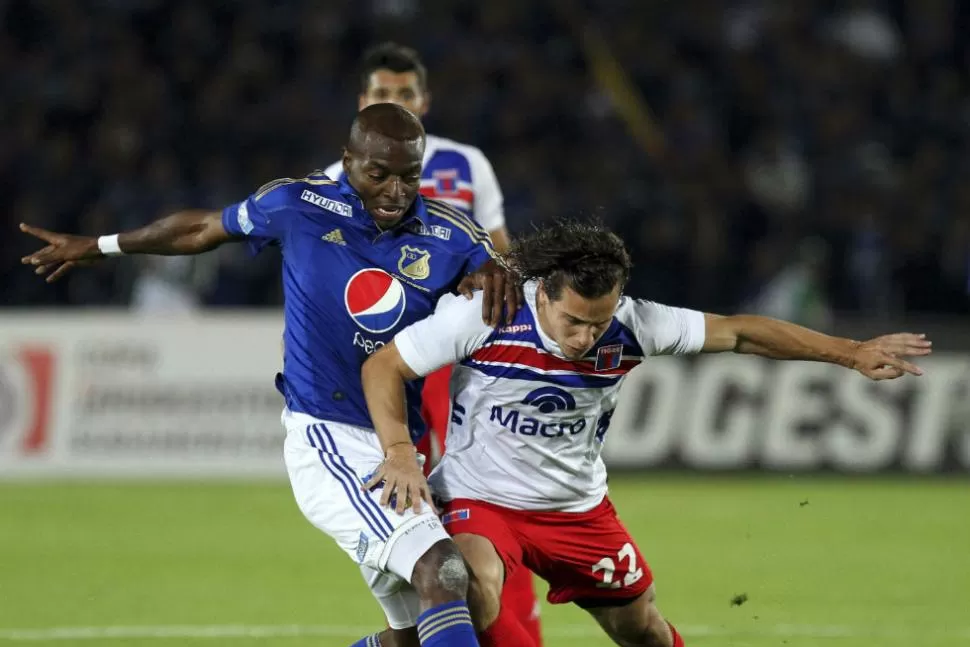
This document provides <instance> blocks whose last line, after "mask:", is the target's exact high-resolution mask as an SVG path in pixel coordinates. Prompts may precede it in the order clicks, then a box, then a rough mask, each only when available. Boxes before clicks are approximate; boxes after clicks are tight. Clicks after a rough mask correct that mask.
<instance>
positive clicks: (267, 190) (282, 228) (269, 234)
mask: <svg viewBox="0 0 970 647" xmlns="http://www.w3.org/2000/svg"><path fill="white" fill-rule="evenodd" d="M286 186H288V184H283V183H281V181H279V180H277V181H274V182H270V183H269V184H266V185H264V186H263V187H262V188H261V189H260V190H259V191H257V192H256V193H254V194H252V195H251V196H249V197H248V198H246V199H245V200H243V201H242V202H240V203H238V204H232V205H229V206H228V207H226V208H225V209H223V210H222V226H223V227H224V228H225V230H226V232H228V233H229V234H230V235H231V236H235V237H238V238H245V239H247V242H248V243H249V247H250V249H251V250H252V252H253V253H254V254H255V253H257V252H259V251H260V250H261V249H262V248H263V247H265V246H266V245H270V244H274V243H282V241H283V239H284V238H285V237H286V233H287V230H288V228H289V226H290V225H291V224H292V223H293V218H288V217H287V214H286V213H285V211H286V209H287V207H288V201H287V198H288V195H289V192H288V191H287V190H286Z"/></svg>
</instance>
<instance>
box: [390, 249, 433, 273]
mask: <svg viewBox="0 0 970 647" xmlns="http://www.w3.org/2000/svg"><path fill="white" fill-rule="evenodd" d="M430 261H431V252H429V251H427V250H424V249H418V248H417V247H411V246H410V245H405V246H404V247H402V248H401V258H400V260H399V261H398V262H397V269H398V270H400V271H401V274H403V275H404V276H406V277H408V278H410V279H415V280H418V281H420V280H423V279H426V278H428V277H429V276H431V264H430Z"/></svg>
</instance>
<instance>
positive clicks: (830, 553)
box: [0, 476, 970, 647]
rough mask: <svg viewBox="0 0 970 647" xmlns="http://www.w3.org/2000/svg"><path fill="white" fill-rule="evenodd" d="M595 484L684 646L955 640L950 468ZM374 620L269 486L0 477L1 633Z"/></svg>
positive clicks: (153, 636)
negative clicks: (634, 543) (607, 489)
mask: <svg viewBox="0 0 970 647" xmlns="http://www.w3.org/2000/svg"><path fill="white" fill-rule="evenodd" d="M611 490H612V497H613V500H614V502H615V503H616V505H617V507H618V508H619V510H620V513H621V515H622V516H623V518H624V520H625V522H626V524H627V525H628V526H629V528H630V530H631V532H632V533H633V534H634V536H635V537H636V538H637V540H638V542H639V544H640V548H641V550H642V551H643V553H644V555H645V556H646V558H647V559H648V560H649V562H650V564H651V567H652V568H653V571H654V574H655V576H656V579H657V587H658V596H659V598H658V602H659V604H660V607H661V609H662V610H663V612H664V613H665V614H666V615H667V616H668V617H669V618H670V619H671V620H672V621H673V622H674V623H675V624H677V625H678V626H679V627H680V628H681V629H682V631H683V633H684V634H685V638H686V641H687V644H688V645H689V646H691V647H694V646H701V647H706V646H714V645H718V646H738V647H741V646H748V647H769V646H772V647H774V646H781V645H787V646H788V647H816V646H823V647H849V646H859V647H864V646H870V645H871V646H873V647H875V646H878V647H903V646H904V645H905V646H910V645H919V646H920V647H952V646H954V645H961V644H966V645H970V483H968V482H967V481H966V480H957V479H953V480H917V479H913V480H869V479H865V480H863V479H829V478H824V479H823V478H814V477H794V478H787V477H764V478H707V477H703V478H702V477H655V478H644V477H638V478H632V477H619V476H618V477H616V478H614V479H613V482H612V484H611ZM542 590H543V591H544V588H543V589H542ZM745 597H746V601H745V602H744V603H743V604H740V606H739V605H737V602H738V601H740V599H742V598H745ZM735 598H737V599H735ZM732 599H735V603H734V604H732ZM543 613H544V627H545V632H546V644H547V645H549V646H550V647H580V646H582V647H598V646H600V645H604V646H605V645H608V644H610V643H609V642H608V641H607V640H606V639H605V638H603V637H602V636H601V635H600V633H599V630H598V628H597V627H596V626H595V625H594V623H593V622H592V620H590V619H589V618H588V617H587V616H586V615H585V614H584V613H583V612H582V611H581V610H579V609H576V608H573V607H569V606H566V607H551V606H548V605H547V606H546V607H545V608H544V610H543ZM381 626H382V618H381V615H380V613H379V612H378V610H377V606H376V604H375V603H374V602H373V601H372V600H371V599H370V597H369V594H368V592H367V590H366V588H365V587H364V586H363V583H362V582H361V581H360V578H359V575H358V574H357V571H356V567H355V565H354V564H352V563H351V562H350V560H349V559H347V558H346V557H345V556H344V555H343V554H342V553H341V552H339V551H338V550H337V548H336V547H335V546H334V545H333V544H332V543H331V541H330V540H329V539H328V538H327V537H325V536H324V535H322V534H320V533H319V532H318V531H316V530H315V529H313V528H312V527H311V526H310V525H309V524H308V523H307V522H306V521H304V519H303V518H302V516H301V515H300V513H299V511H298V510H297V509H296V505H295V504H294V502H293V500H292V496H291V495H290V492H289V490H288V488H287V487H286V486H285V485H284V484H275V483H274V484H190V483H186V484H128V483H101V484H79V483H55V484H2V485H0V647H5V645H15V644H24V645H38V646H39V645H50V646H51V647H68V646H71V645H77V646H79V647H94V646H96V645H105V646H110V647H115V646H117V647H122V646H125V647H128V646H131V647H173V646H175V645H188V646H190V647H196V646H203V645H204V646H216V645H219V646H221V645H226V646H229V647H250V646H252V647H255V646H257V645H258V646H275V645H279V646H280V647H304V646H306V647H309V646H314V647H328V646H331V645H332V646H334V647H341V646H346V645H349V644H350V643H352V642H353V641H354V640H356V639H357V638H359V637H360V636H361V635H363V633H364V631H365V630H367V629H369V628H373V629H378V628H380V627H381Z"/></svg>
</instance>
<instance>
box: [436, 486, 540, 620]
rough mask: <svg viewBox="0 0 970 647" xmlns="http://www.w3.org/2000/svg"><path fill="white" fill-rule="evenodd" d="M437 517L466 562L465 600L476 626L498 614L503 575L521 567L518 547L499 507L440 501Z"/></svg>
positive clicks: (465, 501) (504, 576)
mask: <svg viewBox="0 0 970 647" xmlns="http://www.w3.org/2000/svg"><path fill="white" fill-rule="evenodd" d="M441 520H442V522H443V523H444V525H445V528H446V529H447V530H448V532H449V533H450V534H451V535H452V537H453V538H454V540H455V543H456V544H458V548H459V549H460V550H461V553H462V557H464V559H465V562H466V563H467V564H468V569H469V575H470V582H469V587H468V603H469V606H470V607H471V610H472V620H473V621H475V623H476V626H479V627H487V626H488V625H489V624H491V622H492V621H493V620H494V619H495V618H496V617H497V616H498V612H499V607H500V603H501V599H502V589H503V586H504V583H505V579H506V577H507V576H508V574H510V573H515V572H517V571H518V570H521V569H522V549H521V546H520V545H519V541H518V539H517V537H516V536H515V533H514V532H513V530H512V528H511V527H510V525H509V523H508V519H507V518H506V517H505V516H504V515H503V513H502V511H501V510H499V509H497V508H496V507H494V506H489V505H487V504H483V503H480V502H476V501H468V500H462V499H459V500H456V501H450V502H448V503H445V504H444V505H443V509H442V515H441Z"/></svg>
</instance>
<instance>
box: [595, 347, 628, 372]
mask: <svg viewBox="0 0 970 647" xmlns="http://www.w3.org/2000/svg"><path fill="white" fill-rule="evenodd" d="M622 361H623V344H610V345H609V346H603V347H602V348H600V349H599V350H597V351H596V370H597V371H612V370H613V369H616V368H619V367H620V362H622Z"/></svg>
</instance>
